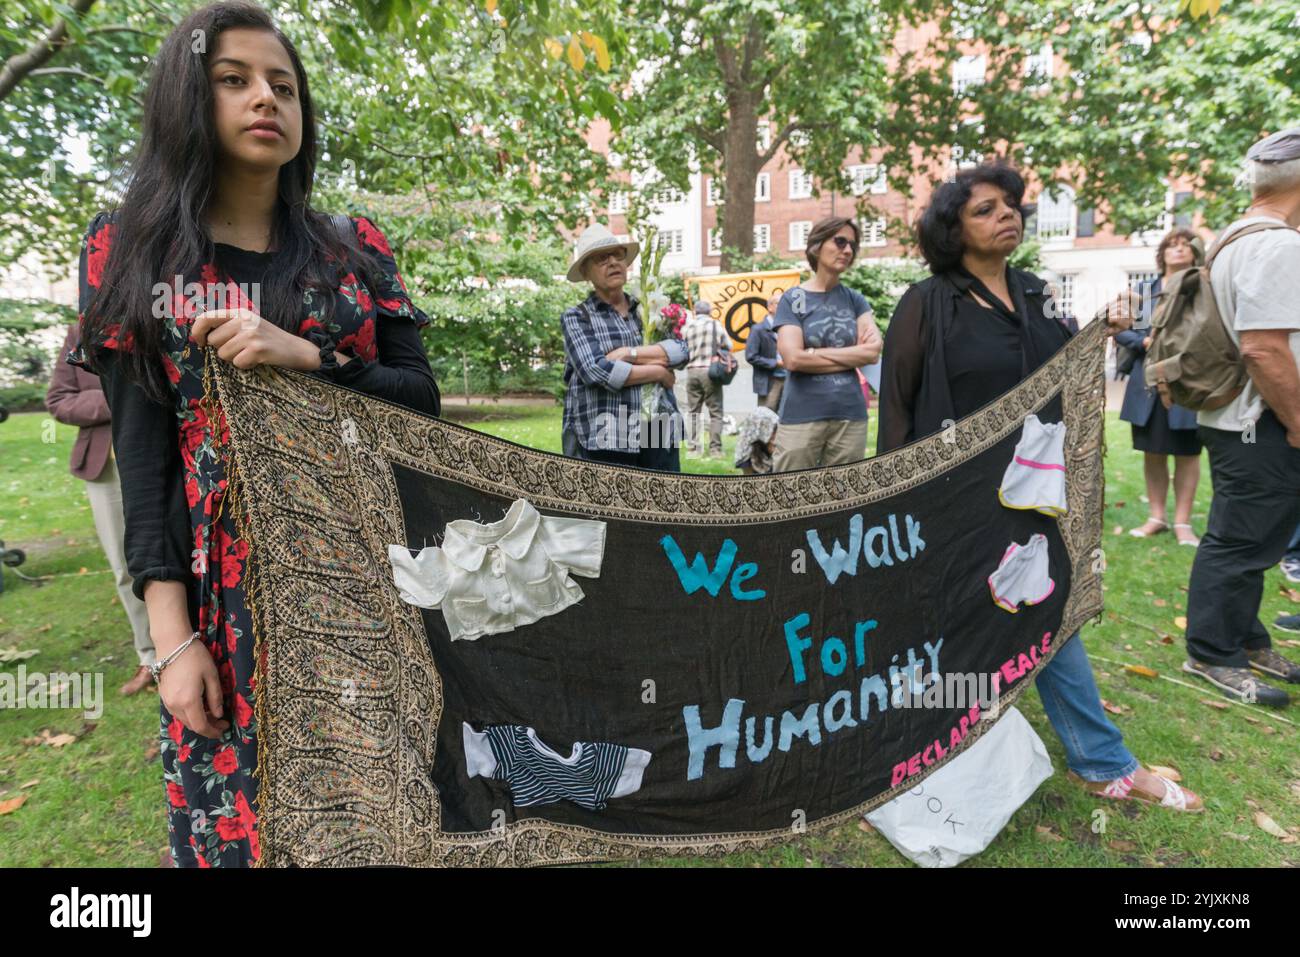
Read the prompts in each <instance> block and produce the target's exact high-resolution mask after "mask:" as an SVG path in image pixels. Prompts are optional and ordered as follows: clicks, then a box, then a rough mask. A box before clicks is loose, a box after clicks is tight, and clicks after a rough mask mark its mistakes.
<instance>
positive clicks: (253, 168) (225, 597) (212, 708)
mask: <svg viewBox="0 0 1300 957" xmlns="http://www.w3.org/2000/svg"><path fill="white" fill-rule="evenodd" d="M200 37H201V38H202V39H203V41H204V42H203V43H197V44H196V43H195V38H200ZM315 162H316V135H315V120H314V114H313V111H312V102H311V96H310V94H309V92H308V85H307V77H306V75H305V74H304V73H303V68H302V64H301V62H300V60H299V58H298V55H297V53H296V51H295V50H294V48H293V46H292V44H291V43H290V42H289V40H288V39H287V38H286V37H285V36H284V35H283V34H281V33H280V32H279V31H278V30H277V29H276V28H275V25H274V24H273V23H272V21H271V19H270V17H269V16H268V15H267V14H266V12H265V11H263V10H262V9H261V8H260V7H257V6H254V5H252V4H242V3H226V4H214V5H212V6H209V7H205V8H203V9H200V10H198V11H196V12H195V13H193V14H191V15H190V16H189V17H187V18H186V19H185V20H184V21H183V22H181V23H180V24H179V25H178V26H177V27H176V28H175V29H174V30H173V31H172V33H171V34H170V35H169V36H168V37H167V39H166V40H165V41H164V42H163V45H162V47H161V49H160V51H159V53H158V56H157V59H156V60H155V62H154V64H153V75H152V79H151V81H150V84H149V89H148V92H147V94H146V100H145V113H144V123H143V128H142V131H141V140H140V146H139V149H138V153H137V155H136V158H135V161H134V168H133V170H132V176H131V180H130V184H129V187H128V189H127V193H126V196H125V198H124V199H123V202H122V204H121V206H120V207H119V208H118V209H117V210H116V211H115V212H113V213H101V214H100V215H99V216H97V217H95V220H94V222H92V223H91V226H90V228H89V230H88V231H87V234H86V240H85V243H84V245H83V248H82V254H81V271H80V272H81V274H80V282H81V290H80V291H81V303H80V308H81V322H82V327H81V344H80V346H79V348H78V349H77V350H74V352H73V353H72V354H71V355H70V356H69V361H71V362H74V363H76V364H81V365H85V366H86V367H88V368H93V370H94V371H97V372H99V374H100V375H101V376H102V378H103V384H104V392H105V394H106V396H107V398H108V402H109V406H110V408H111V409H112V413H113V446H114V449H115V451H116V455H117V460H118V463H119V469H120V472H121V481H122V490H123V496H124V507H125V512H126V551H127V564H128V568H129V570H130V572H131V575H132V577H133V578H134V579H135V582H134V588H135V591H136V594H137V595H139V596H140V597H141V598H143V599H144V602H145V604H146V607H147V609H148V613H149V625H150V632H151V634H152V636H153V640H154V644H155V645H156V647H157V651H158V657H159V660H160V662H162V661H166V662H167V664H166V666H165V668H164V669H163V670H162V671H161V673H160V675H159V679H158V680H159V692H160V697H161V699H162V760H163V777H164V781H165V787H166V794H167V801H168V808H169V811H170V813H169V815H168V830H169V832H170V843H171V854H172V860H173V862H174V863H175V864H177V865H178V866H198V867H211V866H223V867H234V866H243V865H247V864H250V863H252V862H253V861H254V860H256V858H257V857H258V853H259V847H258V837H257V781H256V777H255V772H256V768H257V733H258V729H257V722H256V718H255V712H254V703H255V697H254V695H255V691H256V689H255V687H254V684H255V682H254V681H253V677H254V648H253V631H252V619H251V617H250V614H249V609H248V602H247V596H246V594H245V590H244V589H245V583H246V562H247V558H248V541H247V538H246V537H245V535H246V531H247V530H246V529H243V528H240V527H237V526H236V524H235V523H234V521H233V520H232V518H231V514H230V510H229V509H223V508H222V503H223V498H224V497H225V493H226V484H227V482H226V462H227V460H228V456H229V430H228V428H227V427H226V425H225V416H224V414H223V413H222V411H221V409H220V407H219V406H217V405H216V404H215V403H212V404H209V403H208V402H205V401H204V389H203V370H204V363H205V361H208V362H221V361H224V362H230V363H232V364H233V365H235V366H237V367H239V368H250V367H252V366H256V365H259V364H261V365H273V366H279V367H281V368H285V369H294V370H298V371H300V372H305V373H308V374H311V375H314V376H319V377H321V378H324V379H327V380H329V381H332V382H335V383H338V384H340V385H344V386H347V387H349V388H352V389H357V390H359V391H362V392H367V393H370V394H372V395H376V396H381V397H383V398H385V399H388V400H390V401H392V402H396V403H399V404H402V405H406V406H409V407H411V408H414V409H417V410H419V411H421V412H426V413H429V414H433V415H436V414H438V411H439V399H438V388H437V385H436V384H435V383H434V379H433V372H432V370H431V369H430V368H429V362H428V359H427V357H426V355H425V352H424V348H423V345H422V343H421V339H420V333H419V329H418V327H419V326H421V325H423V324H425V323H427V322H428V319H427V318H426V317H425V316H424V314H423V313H421V312H420V311H419V310H418V309H416V308H415V306H414V305H413V304H412V302H411V300H410V298H409V296H408V295H407V293H406V289H405V286H404V285H403V283H402V280H401V277H400V276H399V275H398V272H397V267H396V263H395V262H394V260H393V256H392V252H391V250H390V249H389V247H388V243H387V240H386V239H385V238H384V236H383V234H382V233H381V232H380V231H379V230H378V229H377V228H376V227H375V226H374V224H373V223H371V222H370V221H369V220H367V219H364V218H359V217H358V218H355V219H348V218H346V217H339V219H338V222H337V224H336V222H332V221H331V218H330V217H329V216H326V215H323V214H321V213H318V212H316V211H314V210H312V209H311V207H310V206H309V205H308V200H309V198H310V195H311V189H312V177H313V171H314V168H315ZM177 277H178V278H177ZM191 284H193V285H191ZM199 289H201V290H202V291H203V295H202V296H199V295H195V294H194V293H195V290H199ZM218 293H220V294H222V295H220V296H219V295H217V294H218Z"/></svg>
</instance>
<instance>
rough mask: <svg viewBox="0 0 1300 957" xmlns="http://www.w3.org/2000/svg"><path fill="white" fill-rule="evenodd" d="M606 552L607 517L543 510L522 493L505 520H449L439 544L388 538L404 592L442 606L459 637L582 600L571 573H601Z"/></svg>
mask: <svg viewBox="0 0 1300 957" xmlns="http://www.w3.org/2000/svg"><path fill="white" fill-rule="evenodd" d="M604 554H605V523H604V522H595V521H589V520H587V519H581V518H561V517H558V516H554V515H542V514H541V513H539V512H538V511H537V509H535V508H533V506H532V505H531V504H529V503H528V501H526V500H525V499H522V498H521V499H516V500H515V501H514V502H513V503H511V505H510V510H509V511H507V512H506V516H505V518H503V519H501V521H499V522H492V523H491V524H487V525H480V524H479V523H477V522H472V521H470V520H469V519H457V520H456V521H453V522H448V523H447V530H446V534H445V535H444V537H443V543H442V545H441V546H440V547H434V546H430V547H428V548H423V549H421V550H420V552H419V553H418V554H416V555H412V554H411V552H410V550H409V549H408V548H406V547H405V546H402V545H389V546H388V560H389V562H390V563H391V564H392V566H393V583H394V584H396V585H397V589H398V591H399V592H400V594H401V597H402V600H403V601H405V602H408V603H410V604H412V605H419V606H420V607H421V608H440V609H441V610H442V615H443V618H444V619H446V621H447V631H448V632H449V633H450V634H451V637H452V640H453V641H454V640H457V639H475V638H481V637H482V636H483V635H497V634H501V633H503V632H507V631H513V630H514V629H515V628H517V627H519V626H520V625H528V624H531V623H532V622H535V621H538V620H539V619H541V618H545V617H546V616H548V615H554V614H556V613H557V612H561V611H563V610H564V609H566V608H568V607H569V606H570V605H572V604H573V603H574V602H578V601H581V600H582V598H583V593H582V588H581V586H579V585H578V583H577V582H575V581H574V580H573V578H572V577H571V576H572V575H581V576H583V577H584V578H596V577H598V576H599V575H600V564H601V560H602V559H603V557H604Z"/></svg>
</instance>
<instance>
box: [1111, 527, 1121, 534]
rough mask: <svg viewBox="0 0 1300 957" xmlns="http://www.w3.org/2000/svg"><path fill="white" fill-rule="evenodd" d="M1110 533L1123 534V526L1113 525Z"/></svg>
mask: <svg viewBox="0 0 1300 957" xmlns="http://www.w3.org/2000/svg"><path fill="white" fill-rule="evenodd" d="M1111 534H1112V535H1123V534H1124V526H1123V525H1116V526H1115V527H1114V529H1112V530H1111Z"/></svg>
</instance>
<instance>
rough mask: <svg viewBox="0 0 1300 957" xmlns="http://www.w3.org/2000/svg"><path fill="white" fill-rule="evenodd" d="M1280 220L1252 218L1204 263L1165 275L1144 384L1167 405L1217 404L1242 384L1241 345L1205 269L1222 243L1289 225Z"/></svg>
mask: <svg viewBox="0 0 1300 957" xmlns="http://www.w3.org/2000/svg"><path fill="white" fill-rule="evenodd" d="M1290 228H1291V227H1289V226H1285V225H1283V224H1282V223H1254V224H1252V225H1250V226H1246V227H1245V228H1243V229H1239V230H1237V231H1236V232H1234V233H1232V234H1231V235H1229V236H1228V237H1227V239H1223V240H1220V241H1219V242H1217V243H1215V244H1214V246H1213V247H1211V249H1210V252H1209V254H1208V255H1207V256H1206V257H1205V265H1204V266H1197V267H1192V268H1191V269H1184V270H1182V271H1181V272H1177V273H1175V274H1174V275H1173V277H1172V278H1171V279H1170V280H1169V284H1168V285H1167V286H1165V288H1164V289H1163V290H1162V291H1161V293H1160V296H1159V298H1158V299H1157V300H1156V305H1155V309H1154V311H1153V314H1152V317H1151V345H1150V346H1149V347H1148V348H1147V355H1146V364H1145V372H1146V384H1147V388H1149V389H1155V390H1157V391H1158V392H1159V393H1160V401H1161V402H1162V403H1163V404H1164V407H1165V408H1166V409H1168V408H1169V407H1170V406H1173V405H1181V406H1182V407H1183V408H1185V409H1190V410H1191V411H1193V412H1200V411H1202V410H1205V411H1209V410H1211V409H1220V408H1223V406H1225V405H1227V404H1228V403H1229V402H1231V401H1232V400H1233V399H1235V398H1236V397H1237V396H1238V395H1240V394H1241V390H1242V389H1244V388H1245V387H1246V382H1247V378H1248V377H1247V375H1246V365H1245V363H1244V362H1243V361H1242V359H1241V350H1240V349H1239V348H1238V346H1237V343H1236V342H1234V341H1233V338H1232V335H1231V334H1230V333H1229V332H1228V326H1227V324H1226V323H1225V322H1224V320H1223V317H1222V316H1221V315H1220V314H1219V306H1218V303H1217V302H1215V299H1214V290H1213V289H1211V288H1210V268H1211V267H1212V266H1213V265H1214V259H1215V257H1216V256H1218V254H1219V253H1220V252H1222V251H1223V249H1224V247H1226V246H1228V245H1230V244H1231V243H1234V242H1236V241H1237V240H1238V239H1241V238H1242V237H1243V236H1249V235H1250V234H1251V233H1259V232H1263V231H1264V230H1266V229H1290Z"/></svg>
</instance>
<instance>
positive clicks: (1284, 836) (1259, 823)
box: [1255, 811, 1296, 844]
mask: <svg viewBox="0 0 1300 957" xmlns="http://www.w3.org/2000/svg"><path fill="white" fill-rule="evenodd" d="M1255 826H1256V827H1257V828H1259V829H1260V830H1261V831H1263V832H1264V833H1265V834H1271V835H1272V836H1273V837H1276V838H1278V839H1279V840H1281V841H1282V842H1283V843H1285V844H1294V843H1295V841H1296V839H1295V836H1294V835H1291V834H1288V833H1287V832H1286V831H1284V830H1282V827H1281V825H1279V824H1278V823H1277V821H1275V820H1273V819H1272V818H1271V817H1269V816H1268V815H1267V814H1266V813H1265V812H1263V811H1256V812H1255Z"/></svg>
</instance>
